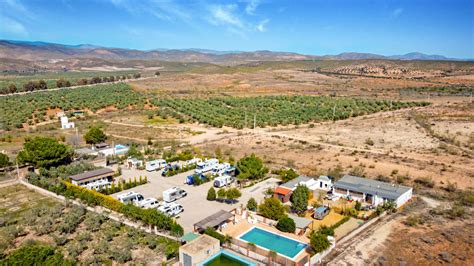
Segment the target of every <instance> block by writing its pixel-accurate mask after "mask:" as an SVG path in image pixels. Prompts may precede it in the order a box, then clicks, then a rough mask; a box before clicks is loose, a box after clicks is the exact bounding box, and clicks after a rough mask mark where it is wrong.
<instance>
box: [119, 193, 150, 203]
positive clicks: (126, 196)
mask: <svg viewBox="0 0 474 266" xmlns="http://www.w3.org/2000/svg"><path fill="white" fill-rule="evenodd" d="M117 198H118V200H119V201H120V202H122V203H124V204H130V203H133V204H135V205H138V204H139V203H140V202H141V201H142V200H143V199H144V198H143V195H142V194H139V193H136V192H133V191H129V192H126V193H123V194H120V195H118V196H117Z"/></svg>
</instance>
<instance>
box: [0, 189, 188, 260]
mask: <svg viewBox="0 0 474 266" xmlns="http://www.w3.org/2000/svg"><path fill="white" fill-rule="evenodd" d="M0 196H1V197H0V203H1V204H0V205H1V206H2V207H1V208H0V217H1V218H0V264H1V265H33V264H44V265H72V264H73V263H72V262H78V263H80V264H117V263H120V264H122V263H127V262H128V263H132V264H149V263H156V262H161V261H165V260H166V259H169V258H172V257H174V256H176V254H177V251H178V248H179V243H177V242H175V241H172V240H169V239H167V238H163V237H159V236H156V235H152V234H148V233H144V232H142V231H140V230H137V229H134V228H131V227H128V226H125V225H122V224H120V223H118V222H115V221H113V220H109V219H108V218H107V217H105V216H103V215H98V214H95V213H92V212H88V211H86V209H85V208H83V207H79V206H75V205H72V204H69V203H61V202H59V201H56V200H54V199H52V198H48V197H45V196H42V195H41V194H38V193H36V192H33V191H31V190H28V189H27V188H26V187H24V186H21V185H15V186H10V187H6V188H1V189H0Z"/></svg>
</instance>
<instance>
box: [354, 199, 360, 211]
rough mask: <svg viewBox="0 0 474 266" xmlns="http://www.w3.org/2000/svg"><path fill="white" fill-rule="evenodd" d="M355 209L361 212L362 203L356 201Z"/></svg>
mask: <svg viewBox="0 0 474 266" xmlns="http://www.w3.org/2000/svg"><path fill="white" fill-rule="evenodd" d="M354 208H355V209H356V210H357V211H360V210H361V208H362V203H360V201H356V203H355V207H354Z"/></svg>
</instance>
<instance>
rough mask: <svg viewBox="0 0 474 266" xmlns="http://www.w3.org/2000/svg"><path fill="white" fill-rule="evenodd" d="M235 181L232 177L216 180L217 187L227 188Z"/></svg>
mask: <svg viewBox="0 0 474 266" xmlns="http://www.w3.org/2000/svg"><path fill="white" fill-rule="evenodd" d="M234 181H235V178H234V177H233V176H230V175H223V176H218V177H216V178H215V179H214V186H215V187H225V186H228V185H230V184H232V183H233V182H234Z"/></svg>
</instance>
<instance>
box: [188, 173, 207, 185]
mask: <svg viewBox="0 0 474 266" xmlns="http://www.w3.org/2000/svg"><path fill="white" fill-rule="evenodd" d="M196 178H200V179H201V180H205V179H206V176H205V175H203V174H200V175H198V174H194V175H189V176H187V177H186V180H185V181H184V183H185V184H188V185H194V183H195V181H196Z"/></svg>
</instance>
